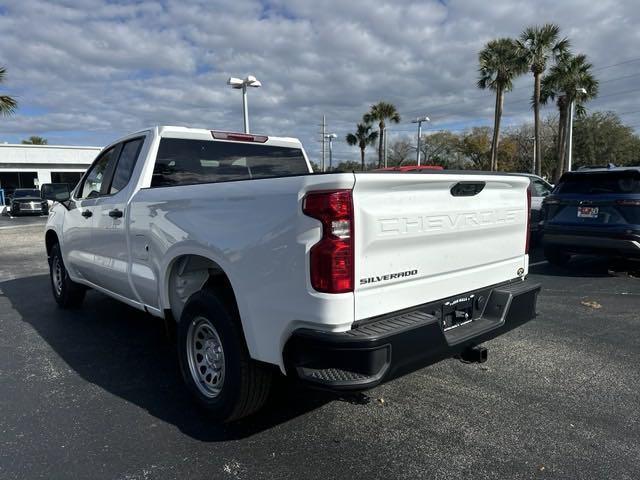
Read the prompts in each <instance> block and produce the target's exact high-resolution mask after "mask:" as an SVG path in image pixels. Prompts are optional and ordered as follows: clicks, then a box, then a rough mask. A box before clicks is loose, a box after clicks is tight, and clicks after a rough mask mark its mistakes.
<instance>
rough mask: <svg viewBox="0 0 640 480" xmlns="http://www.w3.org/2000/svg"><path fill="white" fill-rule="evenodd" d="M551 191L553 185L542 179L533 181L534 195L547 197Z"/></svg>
mask: <svg viewBox="0 0 640 480" xmlns="http://www.w3.org/2000/svg"><path fill="white" fill-rule="evenodd" d="M550 192H551V187H549V185H547V184H546V183H544V182H541V181H540V180H534V181H533V196H534V197H546V196H547V195H549V193H550Z"/></svg>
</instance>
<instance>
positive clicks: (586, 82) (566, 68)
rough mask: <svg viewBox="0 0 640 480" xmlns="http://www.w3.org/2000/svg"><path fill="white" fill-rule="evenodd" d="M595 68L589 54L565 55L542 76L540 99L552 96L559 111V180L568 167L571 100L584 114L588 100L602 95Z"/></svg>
mask: <svg viewBox="0 0 640 480" xmlns="http://www.w3.org/2000/svg"><path fill="white" fill-rule="evenodd" d="M591 69H592V65H591V64H590V63H589V62H588V61H587V56H586V55H576V56H573V55H565V56H564V57H562V58H561V59H560V61H559V62H558V63H557V64H556V65H554V66H553V67H551V68H550V69H549V73H548V74H547V75H545V77H544V78H543V79H542V87H541V92H540V102H541V103H547V102H548V101H549V100H556V105H557V107H558V113H559V117H558V136H557V165H556V168H555V172H554V176H553V178H554V181H555V182H557V181H558V179H559V178H560V176H561V175H562V174H563V173H564V172H565V171H566V169H567V165H566V164H565V152H566V145H567V138H566V130H567V123H568V122H567V120H568V118H569V110H570V109H569V107H570V105H571V102H572V101H574V100H575V101H576V112H577V115H578V117H581V116H584V114H585V109H584V104H585V102H587V101H589V100H591V99H593V98H595V97H596V96H597V95H598V80H596V78H595V77H594V76H593V74H592V73H591ZM581 89H584V91H581Z"/></svg>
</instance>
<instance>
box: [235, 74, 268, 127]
mask: <svg viewBox="0 0 640 480" xmlns="http://www.w3.org/2000/svg"><path fill="white" fill-rule="evenodd" d="M227 85H231V88H235V89H238V90H239V89H242V113H243V117H244V133H249V109H248V106H247V87H254V88H258V87H261V86H262V84H261V83H260V82H259V81H258V80H257V79H256V77H254V76H253V75H247V77H246V78H244V79H242V78H236V77H229V80H227Z"/></svg>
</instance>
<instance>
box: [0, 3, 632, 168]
mask: <svg viewBox="0 0 640 480" xmlns="http://www.w3.org/2000/svg"><path fill="white" fill-rule="evenodd" d="M639 20H640V5H637V3H636V2H634V1H632V0H627V1H613V0H603V1H600V2H597V3H593V2H587V1H586V0H583V1H578V0H568V1H563V2H557V1H552V0H543V1H538V2H527V1H521V0H518V1H515V0H511V1H507V0H495V1H493V2H491V3H490V4H487V3H486V2H484V3H483V2H476V1H472V0H468V1H444V0H443V1H405V0H394V1H391V0H386V1H385V0H381V1H379V2H370V1H349V2H345V1H341V0H327V1H315V2H309V1H306V0H288V1H286V0H274V1H272V2H269V3H263V2H259V1H251V0H237V1H234V2H228V1H178V0H167V1H166V2H163V3H158V2H145V1H142V2H135V3H134V2H130V3H116V2H101V1H98V0H66V1H64V2H47V1H42V0H9V1H4V2H3V6H2V7H1V8H0V31H2V32H3V34H2V39H3V48H2V50H1V51H0V64H1V65H4V66H6V67H7V68H8V71H9V78H8V81H7V83H6V85H5V86H4V87H5V88H4V90H6V91H9V92H10V93H12V94H14V95H15V96H17V97H18V100H19V101H20V106H21V110H19V112H18V114H17V115H15V116H14V117H13V118H9V119H0V122H2V123H0V125H1V129H0V132H2V133H1V138H0V139H3V140H10V141H16V140H20V139H21V138H24V137H27V136H29V135H32V134H40V135H44V136H46V137H48V138H49V140H50V142H58V141H59V142H61V143H69V142H74V143H85V144H94V143H97V144H102V143H105V142H107V141H108V140H110V139H113V138H116V137H117V136H119V135H121V134H123V133H126V132H128V131H131V130H135V129H138V128H142V127H145V126H148V125H151V124H180V125H193V126H206V127H212V128H224V129H240V128H241V108H240V105H241V104H240V98H239V95H238V92H236V91H233V90H231V89H229V88H227V87H226V86H225V81H226V78H227V76H229V75H246V74H249V73H252V74H255V75H256V76H257V77H258V78H259V79H260V80H261V81H262V83H263V85H264V86H263V88H261V89H259V90H252V91H251V93H250V98H249V105H250V113H251V117H252V126H253V128H254V130H256V131H261V132H266V133H269V134H281V135H288V136H298V137H300V138H302V140H303V142H304V143H305V145H306V148H307V150H308V152H309V153H310V154H311V155H312V156H313V157H316V158H317V155H318V152H319V150H320V146H319V145H320V144H319V142H317V141H316V139H318V138H319V136H318V135H317V132H318V131H319V127H318V124H319V123H320V120H321V117H322V115H323V114H325V115H326V116H327V119H328V122H329V125H330V129H331V130H332V131H335V132H336V133H338V135H339V139H338V141H337V142H336V145H335V147H336V157H337V158H339V159H347V158H350V157H351V156H352V157H353V158H356V159H357V158H358V153H357V149H352V148H350V147H348V146H347V145H346V144H345V143H344V142H343V138H344V135H345V134H346V133H347V132H348V131H349V129H351V128H352V127H353V125H355V123H356V122H357V121H358V120H359V119H360V117H361V115H362V113H364V111H365V110H366V109H367V107H368V105H370V104H372V103H374V102H376V101H378V100H382V99H384V100H389V101H392V102H394V103H395V104H396V105H397V106H398V108H399V110H400V112H401V113H402V115H403V117H404V120H406V121H408V120H410V119H411V118H412V117H414V116H416V115H418V114H420V113H426V114H428V115H429V116H430V117H431V118H432V120H433V127H434V128H438V127H441V126H448V125H454V124H455V125H456V126H457V128H460V125H462V126H465V125H472V124H478V123H490V121H491V117H492V113H493V111H492V106H493V101H492V97H491V93H490V92H481V91H479V90H477V89H476V88H475V77H476V69H477V65H476V58H477V52H478V50H480V49H481V48H482V46H483V44H484V43H485V42H486V41H487V40H489V39H491V38H494V37H497V36H515V35H517V34H518V33H519V32H520V31H521V30H522V29H523V28H524V27H525V26H527V25H531V24H536V23H544V22H547V21H553V22H556V23H558V24H559V25H560V26H561V27H562V30H563V33H564V34H565V35H568V36H570V37H571V40H572V42H573V45H574V50H576V51H580V52H584V53H586V54H587V55H588V56H589V57H590V58H591V60H592V61H593V63H594V65H595V67H596V68H599V67H605V66H608V65H612V64H615V63H619V62H623V61H627V60H629V59H634V58H637V57H639V56H640V55H639V54H637V53H636V46H637V45H638V44H640V33H639V30H638V29H637V25H638V23H639ZM596 73H597V74H598V75H599V76H600V78H601V80H603V81H604V82H603V83H602V87H601V98H600V99H598V100H596V101H595V102H593V104H592V105H593V107H594V108H601V109H617V110H618V111H620V112H625V111H634V110H640V100H637V95H636V94H635V93H630V94H623V95H618V94H617V93H618V92H624V91H627V90H633V89H634V88H637V87H636V85H637V81H638V78H640V76H638V77H632V76H631V77H629V76H630V75H633V74H634V73H638V74H639V75H640V61H639V62H629V63H625V64H623V65H619V66H616V67H611V68H604V69H600V70H597V71H596ZM624 76H627V77H629V78H622V79H620V77H624ZM607 80H611V81H607ZM530 89H531V78H530V77H529V76H526V77H523V78H521V79H519V80H518V81H517V83H516V89H515V90H514V91H513V92H512V93H510V94H509V95H508V96H507V100H506V104H505V115H506V118H505V120H506V122H507V123H508V122H509V121H522V120H526V119H529V118H530V117H531V115H530V111H529V106H528V98H529V96H530ZM549 111H552V110H551V109H550V110H549ZM623 118H624V119H625V120H626V121H627V122H628V123H629V124H632V125H638V126H640V115H638V116H634V115H633V114H629V115H628V116H625V115H623ZM394 129H395V130H396V131H397V132H399V134H401V133H405V134H407V133H411V132H413V125H411V124H403V125H399V126H397V127H394ZM372 152H373V150H372Z"/></svg>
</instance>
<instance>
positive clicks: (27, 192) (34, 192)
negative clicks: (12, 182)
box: [13, 190, 40, 198]
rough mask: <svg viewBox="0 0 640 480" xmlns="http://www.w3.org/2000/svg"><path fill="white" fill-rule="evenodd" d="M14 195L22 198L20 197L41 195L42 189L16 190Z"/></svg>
mask: <svg viewBox="0 0 640 480" xmlns="http://www.w3.org/2000/svg"><path fill="white" fill-rule="evenodd" d="M13 196H14V197H15V198H20V197H39V196H40V190H16V191H15V192H13Z"/></svg>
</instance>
